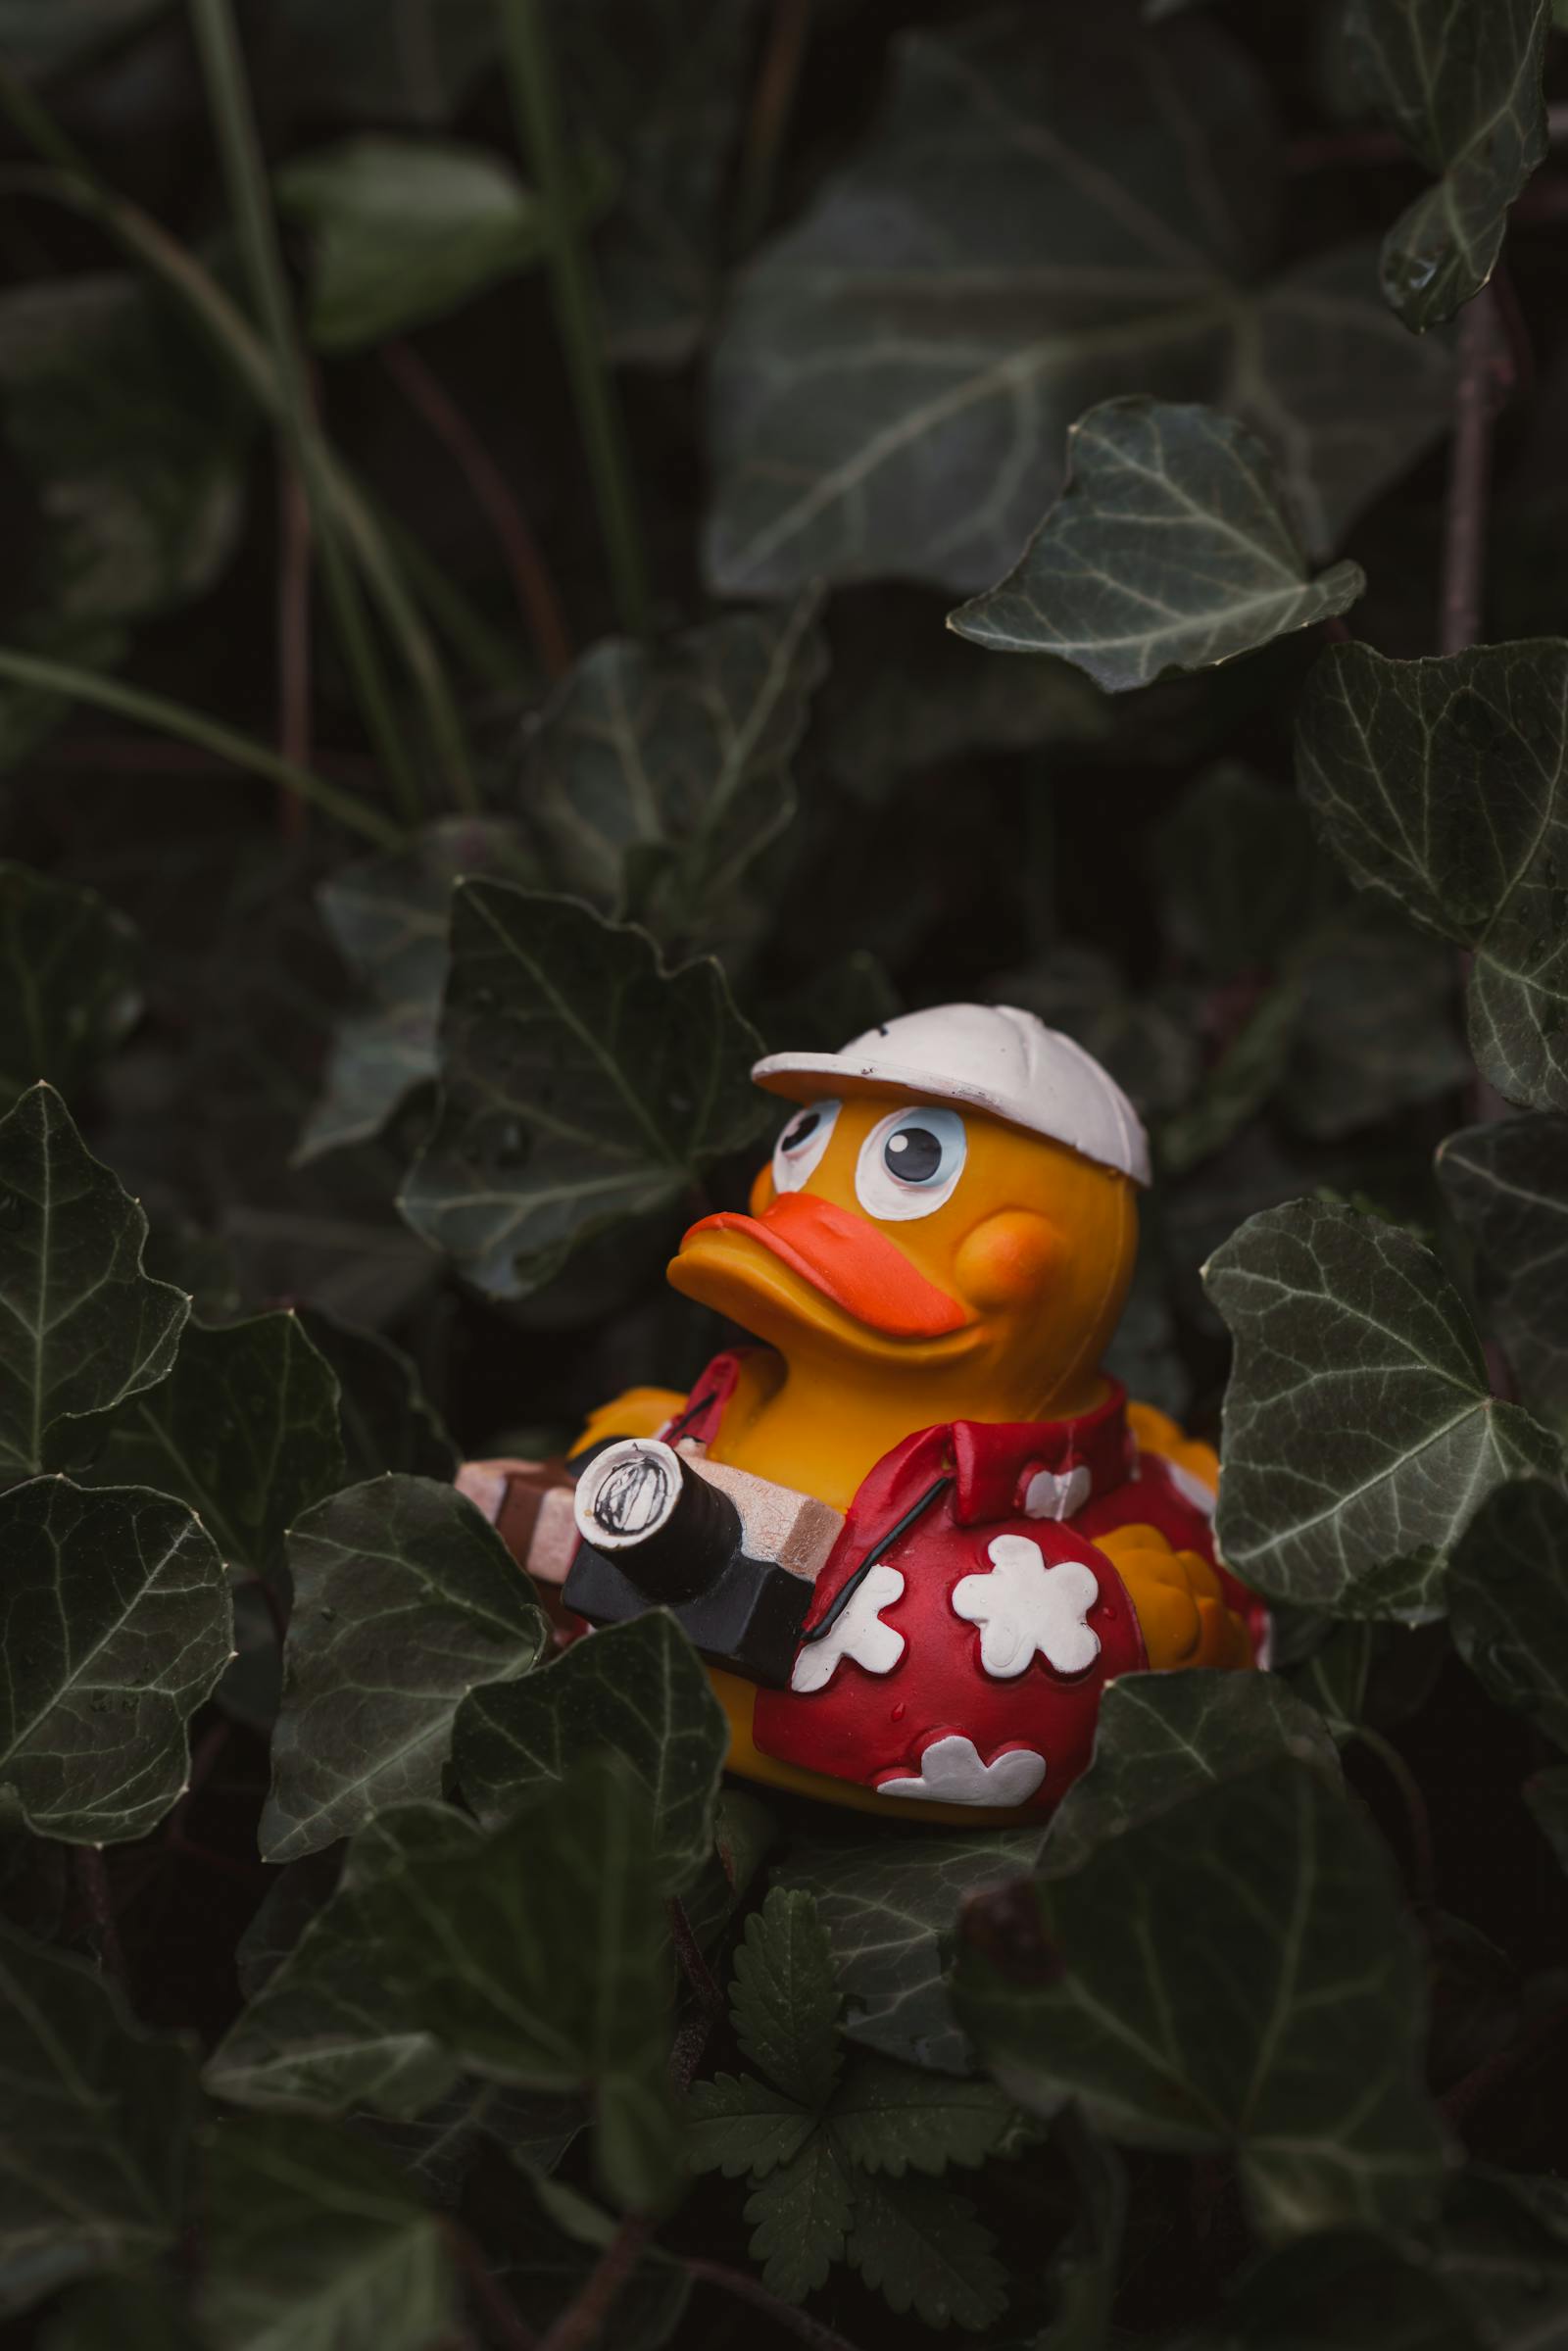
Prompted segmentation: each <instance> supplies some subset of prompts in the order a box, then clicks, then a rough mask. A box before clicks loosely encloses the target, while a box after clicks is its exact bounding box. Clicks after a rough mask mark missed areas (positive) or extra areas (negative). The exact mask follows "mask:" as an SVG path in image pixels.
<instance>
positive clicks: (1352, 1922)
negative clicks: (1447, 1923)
mask: <svg viewBox="0 0 1568 2351" xmlns="http://www.w3.org/2000/svg"><path fill="white" fill-rule="evenodd" d="M1221 1987H1223V1989H1221ZM955 1997H956V2004H957V2009H958V2014H959V2017H960V2019H961V2021H962V2022H963V2024H964V2025H965V2026H966V2027H967V2029H968V2030H969V2032H970V2033H972V2034H973V2035H974V2038H975V2039H976V2041H977V2042H978V2043H979V2045H980V2047H981V2048H982V2050H983V2051H984V2053H985V2055H986V2058H987V2061H988V2063H989V2064H990V2065H991V2066H992V2067H993V2068H994V2069H996V2070H1000V2071H1003V2072H1004V2073H1005V2078H1006V2082H1007V2085H1008V2088H1009V2089H1010V2090H1011V2091H1012V2092H1013V2094H1014V2095H1016V2096H1018V2097H1019V2098H1020V2099H1022V2100H1023V2101H1024V2102H1025V2103H1026V2104H1028V2105H1030V2106H1031V2107H1034V2108H1035V2109H1037V2110H1038V2111H1041V2112H1051V2111H1053V2110H1054V2108H1055V2107H1056V2106H1058V2105H1059V2104H1060V2103H1061V2101H1062V2100H1063V2099H1064V2098H1066V2097H1069V2096H1072V2097H1077V2098H1078V2099H1079V2100H1080V2101H1081V2102H1082V2104H1083V2106H1084V2108H1085V2111H1086V2113H1087V2114H1088V2117H1089V2119H1090V2121H1091V2122H1092V2123H1093V2124H1095V2125H1096V2126H1097V2127H1098V2128H1101V2129H1103V2130H1104V2131H1106V2133H1107V2134H1108V2135H1109V2136H1110V2137H1112V2138H1114V2139H1118V2140H1121V2141H1124V2142H1125V2143H1127V2144H1130V2145H1134V2146H1152V2147H1165V2148H1171V2149H1186V2150H1188V2151H1199V2150H1202V2149H1205V2148H1220V2149H1224V2150H1227V2151H1229V2152H1233V2153H1234V2155H1235V2157H1236V2159H1237V2161H1238V2163H1239V2165H1240V2168H1241V2177H1242V2182H1243V2186H1244V2188H1245V2190H1246V2192H1247V2196H1248V2199H1249V2202H1250V2205H1251V2207H1252V2211H1253V2214H1254V2217H1255V2219H1256V2222H1257V2224H1258V2227H1259V2228H1260V2229H1261V2230H1262V2231H1263V2233H1264V2234H1265V2235H1266V2236H1270V2237H1282V2236H1291V2235H1296V2234H1302V2233H1306V2232H1309V2231H1311V2230H1313V2229H1323V2228H1329V2227H1333V2226H1336V2225H1339V2224H1344V2223H1350V2224H1358V2225H1363V2226H1372V2227H1383V2226H1387V2227H1391V2228H1392V2227H1398V2226H1400V2225H1402V2224H1405V2223H1408V2222H1410V2221H1412V2220H1414V2219H1415V2218H1417V2217H1418V2216H1419V2215H1420V2214H1422V2213H1423V2212H1425V2211H1426V2210H1427V2209H1428V2208H1429V2207H1430V2206H1431V2204H1432V2203H1433V2202H1434V2201H1435V2198H1436V2196H1437V2192H1438V2188H1439V2184H1440V2180H1441V2176H1442V2170H1443V2163H1444V2139H1443V2134H1442V2131H1441V2127H1440V2125H1439V2122H1438V2118H1437V2116H1436V2113H1435V2112H1434V2110H1433V2109H1432V2108H1431V2107H1430V2106H1429V2105H1428V2103H1427V2101H1426V2098H1425V2095H1424V2093H1423V2092H1422V2090H1421V2088H1420V2080H1421V2050H1422V2039H1423V2025H1424V2017H1423V2010H1424V2006H1425V2002H1424V1997H1423V1974H1422V1967H1421V1963H1420V1959H1419V1956H1418V1952H1417V1948H1416V1944H1415V1938H1414V1936H1413V1935H1412V1934H1411V1931H1410V1929H1409V1926H1408V1924H1407V1922H1406V1919H1405V1915H1404V1911H1403V1907H1402V1902H1401V1898H1400V1895H1399V1891H1398V1888H1397V1886H1396V1884H1395V1882H1394V1878H1393V1873H1392V1869H1391V1865H1390V1862H1389V1859H1388V1855H1387V1853H1386V1851H1385V1849H1384V1847H1383V1846H1382V1845H1381V1843H1380V1842H1379V1840H1378V1838H1377V1837H1376V1836H1375V1834H1374V1832H1373V1831H1372V1830H1371V1829H1370V1827H1366V1826H1363V1824H1362V1822H1361V1821H1360V1819H1359V1817H1358V1816H1357V1815H1356V1813H1355V1812H1354V1811H1353V1810H1351V1808H1350V1807H1348V1805H1347V1804H1346V1803H1345V1802H1344V1800H1343V1798H1342V1797H1340V1796H1338V1795H1336V1794H1335V1793H1334V1791H1333V1789H1332V1788H1330V1787H1329V1785H1328V1783H1327V1782H1326V1780H1325V1779H1324V1778H1323V1776H1322V1774H1321V1773H1319V1772H1318V1771H1316V1770H1314V1769H1312V1768H1309V1767H1307V1766H1305V1765H1302V1764H1299V1763H1297V1762H1295V1761H1284V1762H1279V1763H1274V1764H1270V1765H1267V1766H1265V1767H1264V1768H1263V1769H1261V1770H1259V1771H1255V1772H1252V1773H1249V1774H1247V1775H1246V1776H1245V1777H1242V1778H1240V1779H1235V1780H1225V1781H1221V1782H1220V1783H1218V1784H1217V1785H1216V1786H1214V1787H1212V1788H1205V1789H1201V1790H1200V1791H1199V1792H1198V1793H1197V1794H1196V1795H1193V1796H1190V1797H1189V1798H1188V1800H1187V1801H1186V1802H1185V1803H1184V1804H1181V1805H1179V1806H1178V1807H1176V1808H1175V1809H1174V1810H1172V1811H1169V1812H1165V1813H1162V1814H1160V1815H1159V1816H1158V1818H1156V1819H1154V1820H1152V1821H1147V1822H1145V1823H1143V1824H1142V1825H1141V1826H1139V1827H1137V1828H1134V1829H1130V1830H1128V1831H1127V1832H1126V1834H1125V1835H1124V1836H1121V1837H1113V1838H1111V1839H1110V1841H1109V1842H1108V1843H1106V1844H1104V1845H1102V1846H1100V1847H1099V1848H1098V1849H1097V1850H1096V1851H1094V1852H1093V1853H1091V1854H1090V1856H1089V1858H1088V1859H1087V1860H1086V1861H1085V1862H1084V1863H1083V1865H1082V1866H1081V1867H1080V1868H1079V1869H1078V1870H1076V1871H1075V1872H1074V1873H1073V1874H1072V1875H1071V1876H1068V1877H1061V1878H1054V1879H1037V1880H1035V1881H1033V1882H1030V1881H1026V1880H1025V1881H1020V1882H1019V1883H1018V1884H1017V1885H1016V1886H1012V1887H1010V1888H1007V1889H1005V1891H1003V1892H1001V1893H998V1894H993V1895H990V1896H987V1897H985V1898H984V1899H983V1900H981V1901H979V1902H977V1903H972V1904H971V1905H970V1906H969V1908H968V1909H967V1911H966V1912H965V1918H964V1933H963V1941H962V1945H961V1948H960V1954H959V1960H958V1969H957V1975H956V1981H955Z"/></svg>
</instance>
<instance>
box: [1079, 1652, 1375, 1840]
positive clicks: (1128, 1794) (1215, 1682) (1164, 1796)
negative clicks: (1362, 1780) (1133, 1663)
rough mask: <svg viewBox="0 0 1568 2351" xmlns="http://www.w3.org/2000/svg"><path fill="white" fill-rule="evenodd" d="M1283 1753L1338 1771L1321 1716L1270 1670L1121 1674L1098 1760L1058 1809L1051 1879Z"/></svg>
mask: <svg viewBox="0 0 1568 2351" xmlns="http://www.w3.org/2000/svg"><path fill="white" fill-rule="evenodd" d="M1282 1755H1294V1756H1296V1757H1298V1758H1299V1760H1300V1761H1301V1762H1303V1763H1309V1764H1312V1765H1314V1766H1315V1767H1316V1768H1317V1769H1318V1770H1319V1771H1322V1772H1326V1773H1327V1774H1328V1776H1329V1778H1330V1779H1332V1780H1337V1779H1338V1777H1339V1762H1338V1759H1337V1757H1336V1755H1335V1751H1334V1741H1333V1740H1332V1739H1330V1738H1329V1736H1328V1733H1327V1732H1326V1731H1325V1729H1324V1727H1323V1722H1322V1718H1321V1717H1320V1716H1319V1715H1318V1714H1317V1713H1316V1712H1315V1711H1314V1710H1313V1708H1312V1707H1310V1706H1308V1705H1306V1704H1304V1703H1303V1701H1302V1700H1301V1699H1300V1698H1298V1697H1296V1696H1294V1695H1293V1694H1292V1692H1291V1691H1290V1690H1288V1689H1286V1688H1285V1686H1284V1685H1283V1684H1282V1683H1280V1682H1277V1681H1276V1680H1275V1679H1274V1677H1273V1676H1272V1675H1271V1674H1248V1673H1240V1674H1238V1673H1209V1672H1205V1671H1202V1670H1201V1669H1195V1670H1194V1671H1192V1672H1190V1673H1183V1674H1123V1675H1121V1676H1120V1677H1119V1679H1118V1680H1116V1681H1115V1682H1112V1683H1111V1684H1110V1686H1109V1688H1108V1689H1107V1690H1106V1691H1105V1694H1104V1696H1103V1698H1102V1700H1101V1702H1100V1719H1099V1722H1098V1723H1097V1725H1096V1727H1095V1752H1094V1757H1093V1760H1092V1761H1091V1763H1090V1767H1089V1769H1088V1771H1087V1772H1085V1773H1084V1774H1083V1776H1082V1778H1081V1779H1078V1780H1075V1781H1074V1782H1073V1785H1072V1786H1071V1788H1068V1790H1067V1792H1066V1794H1065V1795H1064V1796H1063V1798H1062V1800H1061V1802H1060V1803H1059V1804H1058V1805H1057V1807H1056V1810H1055V1811H1054V1814H1053V1815H1052V1819H1051V1826H1050V1828H1049V1830H1048V1831H1047V1834H1046V1846H1045V1852H1044V1854H1043V1855H1042V1857H1041V1864H1040V1866H1041V1868H1042V1870H1043V1871H1044V1872H1045V1874H1046V1875H1047V1876H1048V1877H1059V1876H1061V1875H1062V1874H1063V1873H1064V1872H1070V1871H1072V1870H1076V1869H1081V1868H1082V1866H1083V1864H1084V1863H1085V1862H1086V1861H1087V1860H1088V1859H1089V1857H1090V1855H1091V1854H1092V1853H1093V1852H1095V1850H1096V1849H1097V1848H1098V1847H1099V1846H1101V1845H1103V1844H1105V1843H1107V1842H1108V1841H1109V1839H1110V1838H1112V1837H1122V1836H1125V1835H1126V1833H1127V1831H1128V1830H1129V1829H1135V1828H1140V1827H1142V1826H1143V1824H1144V1823H1145V1822H1146V1821H1150V1820H1153V1819H1156V1818H1157V1817H1158V1815H1159V1814H1160V1813H1162V1812H1168V1811H1169V1810H1170V1809H1171V1807H1172V1806H1173V1805H1177V1804H1183V1803H1185V1802H1186V1801H1187V1799H1188V1798H1189V1797H1190V1796H1191V1795H1193V1794H1194V1793H1195V1791H1196V1790H1198V1789H1200V1788H1206V1787H1210V1786H1212V1785H1213V1783H1214V1782H1216V1781H1219V1780H1230V1779H1234V1778H1235V1777H1236V1776H1237V1774H1238V1773H1241V1772H1247V1771H1255V1770H1256V1769H1257V1768H1258V1767H1259V1766H1260V1765H1262V1764H1264V1763H1269V1762H1272V1761H1274V1760H1275V1759H1276V1758H1277V1757H1279V1756H1282Z"/></svg>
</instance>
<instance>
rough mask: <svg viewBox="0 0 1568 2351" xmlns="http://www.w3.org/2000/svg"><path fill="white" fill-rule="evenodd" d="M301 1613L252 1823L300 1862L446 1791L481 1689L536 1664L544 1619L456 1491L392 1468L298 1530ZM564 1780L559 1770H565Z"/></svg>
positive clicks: (295, 1553)
mask: <svg viewBox="0 0 1568 2351" xmlns="http://www.w3.org/2000/svg"><path fill="white" fill-rule="evenodd" d="M288 1560H289V1574H290V1577H291V1579H292V1582H293V1587H294V1609H293V1614H292V1616H291V1617H290V1620H289V1628H288V1639H287V1641H286V1643H285V1646H284V1683H283V1704H282V1710H281V1712H280V1713H279V1715H278V1720H277V1729H276V1732H275V1733H274V1735H273V1739H272V1786H271V1791H270V1795H269V1796H268V1799H267V1805H266V1808H265V1810H264V1812H263V1815H262V1822H261V1827H260V1830H259V1832H258V1836H259V1839H260V1843H261V1848H262V1852H263V1854H264V1855H265V1856H266V1858H267V1859H268V1860H269V1861H274V1862H275V1861H295V1860H298V1859H299V1857H300V1856H301V1854H304V1853H310V1852H314V1851H316V1850H317V1849H318V1848H319V1846H322V1845H328V1844H331V1843H333V1842H334V1841H335V1839H336V1838H338V1837H346V1836H350V1835H352V1834H353V1832H354V1831H355V1830H356V1829H359V1828H361V1827H363V1825H364V1824H365V1822H366V1821H368V1820H369V1819H370V1818H371V1817H372V1816H373V1815H374V1814H375V1813H377V1812H384V1811H388V1810H390V1808H391V1807H392V1806H393V1805H395V1804H405V1803H408V1802H410V1801H411V1800H412V1799H414V1798H417V1797H421V1796H436V1795H439V1794H440V1792H441V1780H442V1769H443V1766H444V1764H445V1762H446V1760H447V1757H448V1755H449V1753H450V1752H451V1747H452V1726H453V1718H454V1716H455V1715H456V1713H457V1710H458V1707H459V1706H460V1704H461V1703H462V1702H463V1700H464V1699H465V1698H466V1695H467V1693H468V1691H469V1690H472V1689H473V1688H474V1686H475V1684H479V1683H486V1682H500V1681H504V1680H506V1679H509V1678H510V1677H512V1676H514V1675H516V1674H525V1673H527V1672H529V1671H530V1670H531V1668H532V1667H533V1666H534V1665H535V1663H536V1662H537V1661H538V1658H539V1657H540V1655H541V1653H542V1652H543V1649H544V1646H545V1641H546V1638H547V1627H546V1624H545V1619H544V1615H543V1612H542V1610H541V1609H540V1608H539V1606H538V1604H537V1603H536V1601H535V1600H534V1598H533V1594H532V1591H531V1588H530V1587H529V1585H528V1583H527V1580H526V1578H525V1577H523V1576H522V1575H521V1574H520V1573H519V1572H518V1569H517V1567H516V1565H515V1561H514V1560H513V1558H512V1556H511V1554H510V1553H509V1552H508V1550H507V1547H506V1545H505V1544H504V1543H502V1541H501V1538H500V1537H499V1536H498V1535H497V1534H496V1532H495V1530H494V1528H493V1527H491V1526H489V1525H488V1524H487V1523H486V1522H485V1520H484V1519H483V1518H481V1516H480V1515H479V1512H478V1511H477V1510H475V1508H474V1507H473V1505H472V1503H471V1502H469V1501H467V1500H466V1498H465V1497H464V1496H463V1495H462V1494H459V1493H458V1492H457V1490H456V1488H455V1487H452V1486H444V1485H438V1484H436V1483H435V1482H434V1481H433V1480H432V1479H429V1478H410V1477H403V1476H396V1477H394V1476H386V1477H380V1478H371V1479H370V1480H368V1482H367V1483H366V1484H365V1485H362V1486H351V1487H349V1488H347V1489H346V1490H345V1491H344V1492H343V1493H341V1494H332V1495H331V1496H329V1498H328V1499H327V1500H326V1501H324V1502H319V1503H318V1504H317V1505H316V1507H315V1508H314V1509H312V1510H308V1511H306V1513H305V1514H304V1516H303V1517H302V1518H301V1519H300V1520H299V1521H298V1522H297V1524H296V1525H295V1526H294V1527H293V1528H292V1529H291V1530H290V1533H289V1543H288ZM563 1776H564V1775H563Z"/></svg>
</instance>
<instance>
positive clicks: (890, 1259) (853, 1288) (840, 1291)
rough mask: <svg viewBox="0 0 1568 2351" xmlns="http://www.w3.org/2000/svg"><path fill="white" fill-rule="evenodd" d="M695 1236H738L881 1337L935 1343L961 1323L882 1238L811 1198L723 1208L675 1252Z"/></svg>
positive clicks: (942, 1295)
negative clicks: (746, 1212) (753, 1212)
mask: <svg viewBox="0 0 1568 2351" xmlns="http://www.w3.org/2000/svg"><path fill="white" fill-rule="evenodd" d="M699 1233H739V1234H745V1235H747V1236H748V1237H749V1238H750V1239H751V1240H753V1241H757V1242H760V1244H761V1246H762V1248H763V1249H770V1250H771V1251H772V1253H773V1255H774V1256H775V1257H778V1258H780V1259H781V1260H782V1262H783V1263H784V1264H786V1265H787V1266H788V1267H789V1268H790V1270H791V1271H792V1272H793V1273H797V1274H799V1275H800V1276H801V1278H802V1280H803V1281H807V1282H809V1283H810V1284H811V1286H812V1288H813V1289H815V1290H819V1291H820V1292H821V1293H822V1296H823V1297H824V1298H831V1299H832V1301H833V1303H834V1305H836V1306H841V1307H842V1308H843V1309H844V1312H845V1313H846V1314H852V1315H853V1316H854V1317H855V1319H856V1321H857V1322H859V1323H864V1324H865V1326H866V1327H867V1329H869V1330H872V1331H880V1332H881V1333H882V1334H883V1336H884V1337H886V1338H888V1339H941V1338H942V1337H944V1336H945V1335H946V1333H948V1332H949V1331H956V1330H960V1329H961V1328H962V1327H963V1324H964V1323H965V1322H966V1321H967V1319H968V1317H967V1316H966V1315H965V1313H964V1310H963V1308H962V1307H961V1306H960V1305H959V1304H958V1302H957V1300H956V1298H949V1297H948V1295H947V1293H946V1291H943V1290H939V1289H938V1288H937V1287H936V1284H935V1283H934V1282H928V1281H927V1280H926V1278H925V1276H924V1274H923V1273H921V1272H920V1270H919V1268H918V1266H915V1265H912V1264H911V1263H910V1262H909V1259H908V1258H907V1256H906V1255H905V1253H904V1251H903V1249H899V1248H897V1247H896V1246H895V1244H894V1243H893V1242H891V1241H890V1240H889V1239H888V1238H887V1236H886V1234H885V1233H882V1232H879V1231H878V1229H877V1227H876V1226H875V1225H873V1224H869V1223H867V1221H866V1219H865V1218H864V1217H863V1216H855V1215H852V1214H851V1213H850V1211H849V1210H848V1209H847V1208H840V1207H837V1206H835V1204H834V1202H833V1201H832V1200H820V1199H818V1197H817V1196H816V1194H815V1193H811V1192H781V1193H780V1194H779V1195H778V1197H777V1199H776V1200H771V1201H770V1202H769V1203H768V1205H767V1207H766V1208H764V1210H763V1211H762V1213H761V1215H760V1216H742V1215H739V1214H736V1213H734V1212H732V1211H731V1210H729V1209H723V1210H721V1211H720V1213H719V1214H718V1215H716V1216H705V1217H703V1218H702V1219H701V1220H700V1222H698V1223H697V1224H694V1225H693V1226H692V1228H691V1230H690V1231H689V1232H688V1233H687V1234H686V1236H685V1239H684V1240H683V1241H682V1243H681V1247H682V1248H683V1249H684V1248H685V1246H686V1242H688V1241H691V1240H694V1239H695V1238H696V1236H697V1235H698V1234H699Z"/></svg>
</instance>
